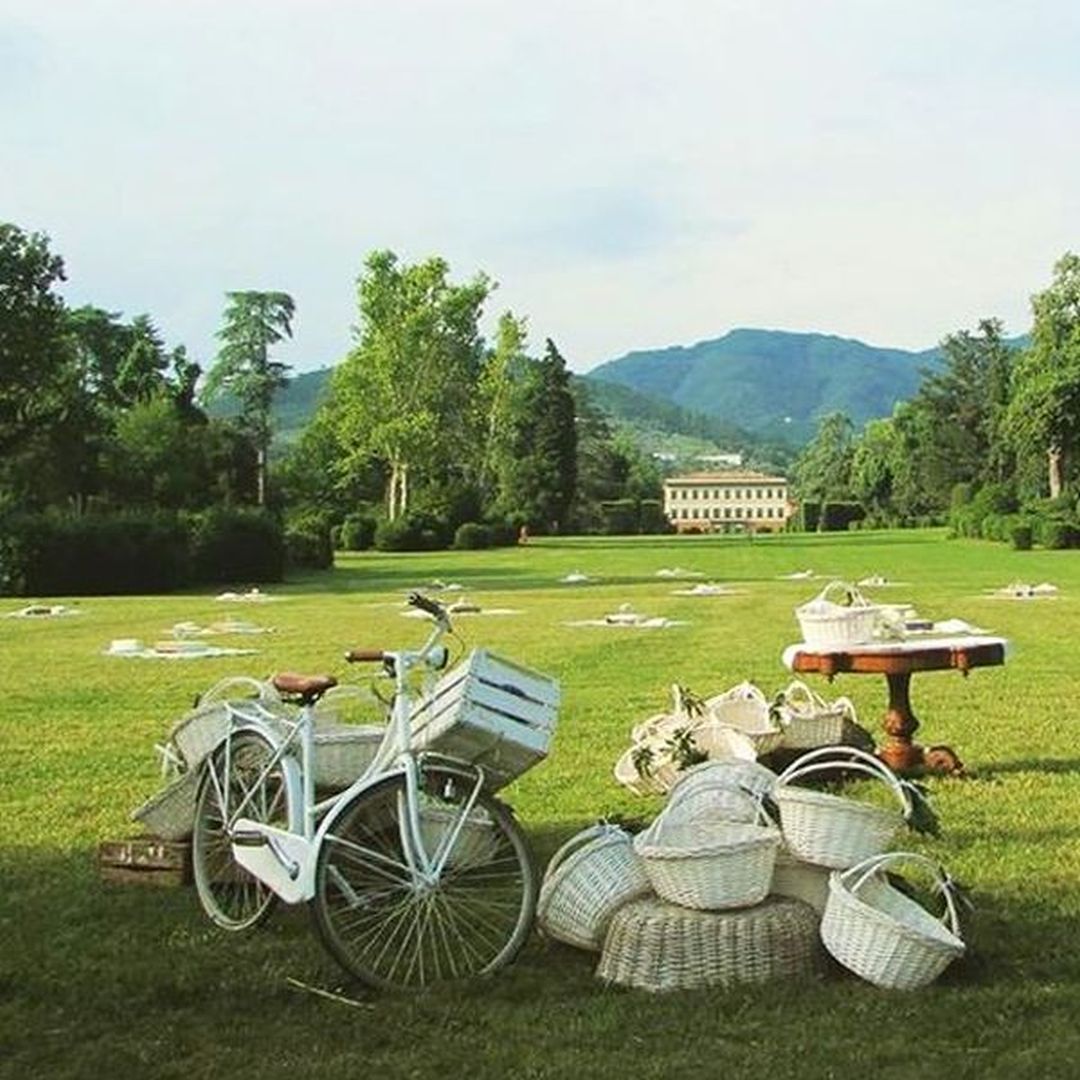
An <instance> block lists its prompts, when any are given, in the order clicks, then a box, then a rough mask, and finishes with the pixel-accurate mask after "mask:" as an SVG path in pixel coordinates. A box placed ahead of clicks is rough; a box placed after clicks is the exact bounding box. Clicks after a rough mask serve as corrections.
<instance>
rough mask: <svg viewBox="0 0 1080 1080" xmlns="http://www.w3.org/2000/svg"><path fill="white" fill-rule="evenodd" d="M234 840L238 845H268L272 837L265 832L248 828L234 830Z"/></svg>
mask: <svg viewBox="0 0 1080 1080" xmlns="http://www.w3.org/2000/svg"><path fill="white" fill-rule="evenodd" d="M232 842H233V843H234V844H236V846H237V847H266V845H267V844H269V843H270V839H269V837H268V836H266V834H265V833H261V832H254V831H252V830H248V831H240V832H234V833H233V834H232Z"/></svg>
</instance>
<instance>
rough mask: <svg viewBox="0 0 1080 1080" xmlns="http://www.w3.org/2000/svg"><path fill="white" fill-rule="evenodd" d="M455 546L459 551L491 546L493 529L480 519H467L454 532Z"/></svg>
mask: <svg viewBox="0 0 1080 1080" xmlns="http://www.w3.org/2000/svg"><path fill="white" fill-rule="evenodd" d="M454 547H455V548H457V550H458V551H477V550H479V549H481V548H489V547H491V529H490V528H489V527H488V526H487V525H483V524H481V523H480V522H479V521H466V522H463V523H462V524H461V525H459V526H458V527H457V532H455V533H454Z"/></svg>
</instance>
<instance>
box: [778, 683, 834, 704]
mask: <svg viewBox="0 0 1080 1080" xmlns="http://www.w3.org/2000/svg"><path fill="white" fill-rule="evenodd" d="M780 697H781V699H782V701H781V704H782V705H789V704H792V703H794V704H795V706H796V708H797V707H798V704H799V702H805V704H807V705H810V706H812V707H814V708H821V707H822V706H823V705H824V704H825V699H824V698H823V697H821V695H820V694H816V693H815V692H814V691H813V690H811V689H810V687H809V686H807V685H806V683H804V682H802V681H801V680H800V679H794V680H793V681H792V682H791V683H790V684H789V685H788V687H787V688H786V689H785V690H781V691H780Z"/></svg>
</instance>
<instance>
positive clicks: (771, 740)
mask: <svg viewBox="0 0 1080 1080" xmlns="http://www.w3.org/2000/svg"><path fill="white" fill-rule="evenodd" d="M705 707H706V710H707V717H708V719H707V721H706V724H704V725H703V727H704V728H706V729H707V728H708V727H709V726H712V725H717V726H719V727H720V728H733V729H734V730H735V731H737V732H739V733H740V734H742V735H744V736H746V738H748V739H749V740H750V741H751V743H752V744H753V747H754V751H755V753H757V754H759V755H760V754H768V753H770V752H771V751H773V750H775V749H776V748H777V747H778V746H779V745H780V743H781V742H782V741H783V738H784V732H783V728H782V727H781V726H780V724H779V723H778V721H777V720H776V719H775V718H774V717H773V715H772V713H771V710H770V706H769V701H768V699H767V698H766V697H765V695H764V694H763V693H762V692H761V690H759V689H758V687H756V686H755V685H754V684H753V683H751V682H741V683H739V684H738V685H737V686H733V687H732V688H731V689H730V690H726V691H725V692H724V693H722V694H717V695H716V696H715V697H711V698H709V699H708V700H707V701H706V702H705ZM708 738H709V735H708V732H707V730H703V731H700V732H699V733H698V741H699V744H700V743H701V742H703V741H707V740H708Z"/></svg>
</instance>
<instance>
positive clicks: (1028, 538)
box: [1009, 521, 1035, 551]
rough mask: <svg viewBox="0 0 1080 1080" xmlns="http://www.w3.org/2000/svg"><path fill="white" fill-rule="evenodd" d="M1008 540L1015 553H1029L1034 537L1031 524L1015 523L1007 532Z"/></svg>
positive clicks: (1026, 522) (1024, 522)
mask: <svg viewBox="0 0 1080 1080" xmlns="http://www.w3.org/2000/svg"><path fill="white" fill-rule="evenodd" d="M1009 540H1010V541H1011V542H1012V546H1013V548H1014V550H1016V551H1030V550H1031V545H1032V544H1033V543H1034V540H1035V536H1034V530H1033V529H1032V527H1031V523H1030V522H1028V521H1015V522H1013V525H1012V528H1011V529H1010V530H1009Z"/></svg>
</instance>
